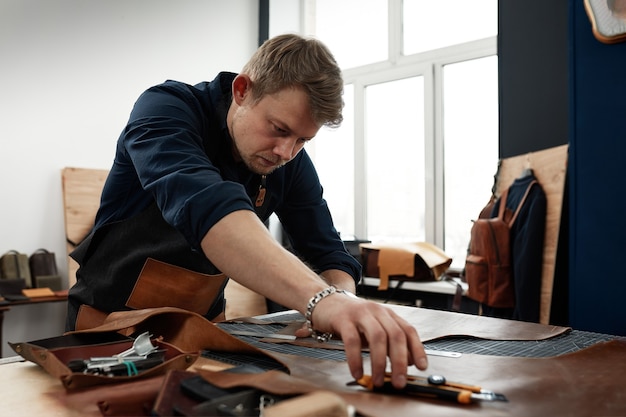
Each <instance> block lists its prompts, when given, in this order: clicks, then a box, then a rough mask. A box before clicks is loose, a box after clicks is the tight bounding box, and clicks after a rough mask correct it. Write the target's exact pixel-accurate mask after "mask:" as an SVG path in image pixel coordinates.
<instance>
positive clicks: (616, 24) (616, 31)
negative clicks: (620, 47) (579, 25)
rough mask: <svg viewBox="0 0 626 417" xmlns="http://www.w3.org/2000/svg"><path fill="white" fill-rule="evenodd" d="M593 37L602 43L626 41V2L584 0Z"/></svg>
mask: <svg viewBox="0 0 626 417" xmlns="http://www.w3.org/2000/svg"><path fill="white" fill-rule="evenodd" d="M584 2H585V11H586V12H587V15H588V16H589V20H591V28H592V31H593V35H594V36H595V37H596V39H597V40H599V41H600V42H602V43H606V44H612V43H617V42H623V41H626V0H584Z"/></svg>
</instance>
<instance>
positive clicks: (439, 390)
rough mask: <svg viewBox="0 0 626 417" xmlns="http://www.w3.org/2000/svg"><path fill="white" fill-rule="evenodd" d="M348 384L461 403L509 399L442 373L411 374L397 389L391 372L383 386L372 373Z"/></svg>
mask: <svg viewBox="0 0 626 417" xmlns="http://www.w3.org/2000/svg"><path fill="white" fill-rule="evenodd" d="M348 385H361V386H362V387H365V388H367V389H368V390H370V391H373V392H381V393H385V394H396V395H409V396H421V397H431V398H439V399H442V400H448V401H454V402H458V403H460V404H471V403H473V402H477V401H508V400H507V399H506V397H505V396H504V395H503V394H498V393H495V392H493V391H489V390H486V389H483V388H481V387H478V386H474V385H467V384H461V383H457V382H448V381H446V378H445V377H443V376H441V375H430V376H429V377H428V378H424V377H420V376H413V375H409V376H408V377H407V383H406V386H405V387H404V388H403V389H396V388H395V387H394V386H393V385H392V384H391V374H390V373H387V374H385V381H384V383H383V385H382V386H381V387H375V386H374V383H373V381H372V377H371V376H370V375H364V376H363V377H361V378H360V379H358V380H357V381H353V382H350V383H348Z"/></svg>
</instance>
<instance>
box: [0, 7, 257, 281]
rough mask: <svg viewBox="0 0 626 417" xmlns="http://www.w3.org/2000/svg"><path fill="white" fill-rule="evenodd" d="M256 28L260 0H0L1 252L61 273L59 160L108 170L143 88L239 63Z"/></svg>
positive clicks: (252, 44) (202, 76)
mask: <svg viewBox="0 0 626 417" xmlns="http://www.w3.org/2000/svg"><path fill="white" fill-rule="evenodd" d="M257 38H258V2H257V1H253V0H229V1H221V0H176V1H171V0H107V1H102V0H54V1H50V0H0V62H1V64H0V65H1V66H0V68H1V69H0V71H1V72H0V74H1V76H0V141H1V146H0V254H2V253H4V252H5V251H7V250H9V249H16V250H19V251H21V252H24V253H28V254H30V253H32V252H34V251H35V250H36V249H38V248H40V247H45V248H47V249H49V250H51V251H54V252H55V253H56V256H57V262H58V264H59V269H60V270H61V271H60V272H61V273H62V274H63V276H65V275H66V271H67V265H66V258H65V243H64V242H65V234H64V224H63V201H62V194H61V169H62V168H63V167H65V166H76V167H86V168H105V169H108V168H110V166H111V162H112V158H113V155H114V150H115V142H116V140H117V137H118V135H119V132H120V131H121V130H122V128H123V127H124V124H125V122H126V120H127V117H128V114H129V112H130V110H131V108H132V105H133V103H134V101H135V100H136V98H137V96H138V95H139V94H140V93H141V92H142V91H143V90H145V89H146V88H147V87H149V86H151V85H153V84H157V83H160V82H162V81H164V80H166V79H168V78H169V79H177V80H181V81H185V82H188V83H196V82H199V81H203V80H208V79H212V78H213V77H214V76H215V75H216V74H217V73H218V72H219V71H221V70H229V71H234V72H237V71H239V70H240V69H241V67H242V65H243V64H244V63H245V62H246V60H247V59H248V58H249V56H250V55H251V54H252V53H253V52H254V50H255V49H256V46H257Z"/></svg>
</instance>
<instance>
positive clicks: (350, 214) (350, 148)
mask: <svg viewBox="0 0 626 417" xmlns="http://www.w3.org/2000/svg"><path fill="white" fill-rule="evenodd" d="M343 100H344V102H345V106H344V109H343V123H342V124H341V127H339V128H337V129H330V128H326V127H322V128H321V129H320V130H319V132H318V133H317V135H316V136H315V139H313V140H312V141H311V142H310V145H312V146H311V147H312V148H313V149H312V150H311V154H312V157H313V159H314V161H315V167H316V168H317V173H318V175H319V177H320V181H321V183H322V186H323V187H324V198H325V199H326V202H327V203H328V207H329V208H330V212H331V214H332V216H333V221H334V222H335V228H336V229H337V230H338V231H339V233H340V234H341V238H342V239H344V240H350V239H353V238H354V235H355V233H354V88H353V86H352V85H346V86H345V87H344V97H343ZM308 146H309V144H307V147H308Z"/></svg>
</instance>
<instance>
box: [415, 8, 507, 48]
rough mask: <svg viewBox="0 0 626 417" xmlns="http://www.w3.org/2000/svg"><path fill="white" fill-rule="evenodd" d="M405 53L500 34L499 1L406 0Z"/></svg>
mask: <svg viewBox="0 0 626 417" xmlns="http://www.w3.org/2000/svg"><path fill="white" fill-rule="evenodd" d="M403 4H404V15H403V16H404V17H403V18H404V26H403V30H404V54H405V55H410V54H415V53H418V52H424V51H428V50H430V49H437V48H442V47H444V46H450V45H454V44H458V43H464V42H469V41H474V40H478V39H483V38H488V37H491V36H496V35H497V34H498V2H497V0H478V1H468V0H446V1H438V0H404V1H403Z"/></svg>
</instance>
